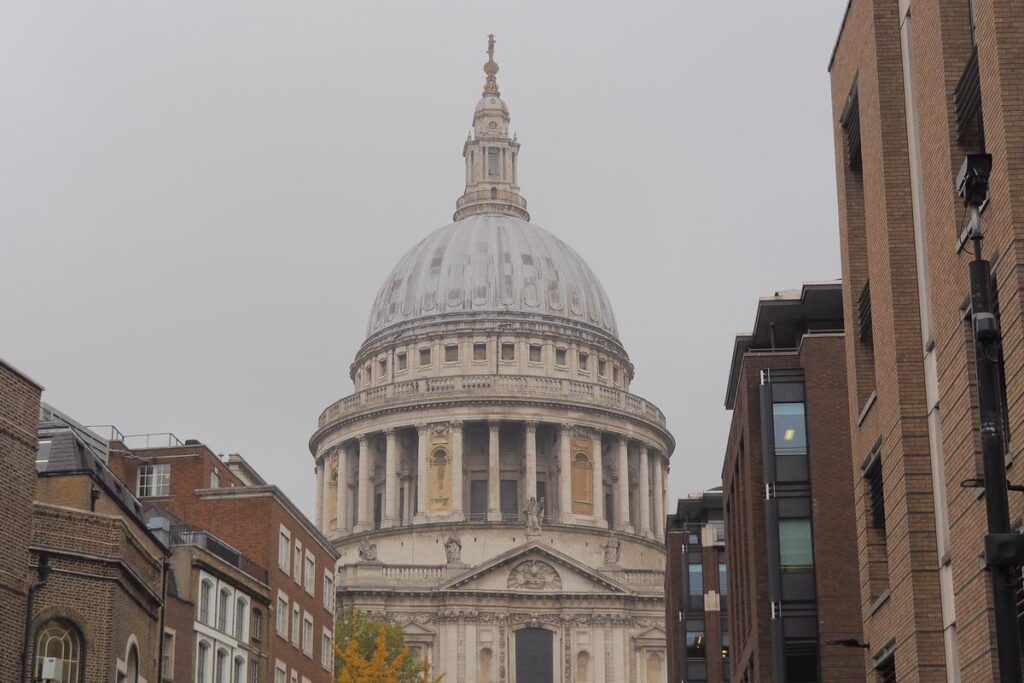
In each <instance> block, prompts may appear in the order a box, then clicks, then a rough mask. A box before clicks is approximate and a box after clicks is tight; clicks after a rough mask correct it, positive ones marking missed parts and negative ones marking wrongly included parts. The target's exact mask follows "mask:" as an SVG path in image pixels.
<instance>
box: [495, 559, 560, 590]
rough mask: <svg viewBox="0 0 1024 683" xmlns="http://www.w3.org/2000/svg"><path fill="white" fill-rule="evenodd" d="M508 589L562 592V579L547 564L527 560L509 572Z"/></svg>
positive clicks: (540, 561)
mask: <svg viewBox="0 0 1024 683" xmlns="http://www.w3.org/2000/svg"><path fill="white" fill-rule="evenodd" d="M508 587H509V588H510V589H512V590H534V591H542V590H561V589H562V577H561V576H559V574H558V571H557V570H556V569H555V568H554V567H552V566H551V565H550V564H548V563H547V562H544V561H542V560H526V561H524V562H520V563H519V564H517V565H516V566H515V567H513V568H512V571H510V572H509V574H508Z"/></svg>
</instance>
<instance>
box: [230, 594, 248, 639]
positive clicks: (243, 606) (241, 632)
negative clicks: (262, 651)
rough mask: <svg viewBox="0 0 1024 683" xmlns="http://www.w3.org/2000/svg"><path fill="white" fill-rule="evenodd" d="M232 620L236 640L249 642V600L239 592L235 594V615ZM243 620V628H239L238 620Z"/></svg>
mask: <svg viewBox="0 0 1024 683" xmlns="http://www.w3.org/2000/svg"><path fill="white" fill-rule="evenodd" d="M233 616H234V619H232V620H231V621H232V632H233V633H234V636H235V640H238V641H240V642H243V643H247V642H249V600H248V599H247V598H246V597H245V596H244V595H243V594H242V593H239V592H237V591H236V592H235V613H234V615H233ZM239 618H241V619H242V628H238V620H239Z"/></svg>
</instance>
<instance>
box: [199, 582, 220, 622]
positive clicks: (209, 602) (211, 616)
mask: <svg viewBox="0 0 1024 683" xmlns="http://www.w3.org/2000/svg"><path fill="white" fill-rule="evenodd" d="M204 588H209V591H210V592H209V593H208V594H207V596H208V597H207V598H206V614H205V615H204V614H203V589H204ZM216 592H217V585H216V583H215V582H214V581H213V579H210V578H207V577H203V578H201V579H200V580H199V595H198V599H197V600H196V621H198V622H199V623H200V624H206V625H207V626H212V625H213V624H215V623H216V619H217V618H216V614H217V607H216V602H214V601H215V600H216V597H215V596H214V594H215V593H216Z"/></svg>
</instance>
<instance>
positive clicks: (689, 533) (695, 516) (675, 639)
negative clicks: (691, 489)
mask: <svg viewBox="0 0 1024 683" xmlns="http://www.w3.org/2000/svg"><path fill="white" fill-rule="evenodd" d="M665 553H666V555H667V560H666V563H665V634H666V635H665V639H666V643H667V645H668V679H669V680H670V681H673V682H675V683H678V682H679V681H686V683H690V682H691V681H714V682H716V683H723V682H724V681H728V680H729V678H730V675H731V666H730V664H731V661H732V660H731V659H730V656H729V655H730V652H729V647H730V641H729V601H728V594H729V581H728V571H727V570H726V561H725V523H724V521H723V513H722V489H721V487H718V488H714V489H711V490H709V491H703V492H701V493H695V494H693V495H691V496H689V497H687V498H680V499H679V500H678V502H677V503H676V509H675V512H673V513H672V514H670V515H669V516H668V519H667V520H666V523H665Z"/></svg>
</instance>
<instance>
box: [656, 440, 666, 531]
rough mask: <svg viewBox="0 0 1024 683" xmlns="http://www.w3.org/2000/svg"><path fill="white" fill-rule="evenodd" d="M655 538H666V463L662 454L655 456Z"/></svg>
mask: <svg viewBox="0 0 1024 683" xmlns="http://www.w3.org/2000/svg"><path fill="white" fill-rule="evenodd" d="M654 459H655V463H654V493H655V496H654V537H655V538H656V539H658V540H659V541H661V540H664V538H665V479H666V478H665V462H664V460H662V457H661V454H660V453H655V454H654Z"/></svg>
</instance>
